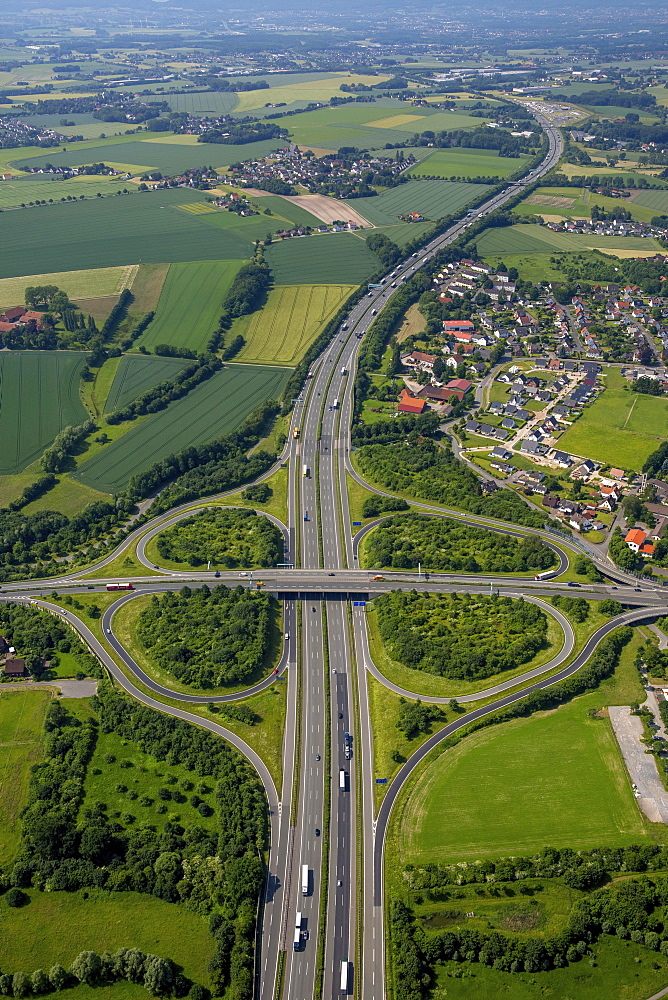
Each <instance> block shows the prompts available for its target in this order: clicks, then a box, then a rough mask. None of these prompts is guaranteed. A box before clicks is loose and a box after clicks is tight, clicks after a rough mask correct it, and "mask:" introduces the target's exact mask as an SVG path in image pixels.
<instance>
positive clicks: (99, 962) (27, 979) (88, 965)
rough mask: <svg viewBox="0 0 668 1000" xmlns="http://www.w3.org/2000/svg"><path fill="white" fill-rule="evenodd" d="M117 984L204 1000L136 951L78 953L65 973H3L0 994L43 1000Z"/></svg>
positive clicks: (169, 968)
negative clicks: (51, 995) (41, 998)
mask: <svg viewBox="0 0 668 1000" xmlns="http://www.w3.org/2000/svg"><path fill="white" fill-rule="evenodd" d="M19 891H20V890H16V889H15V890H10V892H19ZM121 980H127V981H128V982H130V983H136V984H137V985H140V986H144V987H145V989H146V990H148V992H149V993H150V994H151V995H152V996H158V997H170V996H175V997H184V996H186V995H187V996H188V997H189V998H190V1000H206V996H207V995H208V991H206V990H205V989H204V988H203V987H201V986H196V985H195V984H192V985H191V983H190V981H189V980H188V979H186V978H185V977H184V976H182V975H181V974H180V973H177V971H176V969H175V967H174V963H173V962H172V961H171V960H170V959H168V958H160V957H159V956H158V955H151V954H145V953H144V952H143V951H140V949H139V948H119V949H118V951H115V952H114V953H113V955H112V954H111V953H110V952H108V951H105V952H103V953H102V954H101V955H98V954H97V952H94V951H81V952H79V954H78V955H77V957H76V958H75V959H74V961H73V962H72V965H71V966H70V970H69V972H67V970H66V969H64V968H63V966H62V965H60V964H56V965H54V966H52V968H51V969H50V970H49V971H48V972H44V970H43V969H36V970H35V971H34V972H32V973H26V972H15V973H14V975H9V974H8V973H5V974H4V975H0V994H2V995H3V996H9V997H31V996H43V995H44V994H45V993H60V992H61V991H62V990H65V989H68V988H71V987H76V986H78V985H79V984H80V983H83V984H84V985H86V986H92V987H95V986H111V985H112V984H113V983H117V982H120V981H121Z"/></svg>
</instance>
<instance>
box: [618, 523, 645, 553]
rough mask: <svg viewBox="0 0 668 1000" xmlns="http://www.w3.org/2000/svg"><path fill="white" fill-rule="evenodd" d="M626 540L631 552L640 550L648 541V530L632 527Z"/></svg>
mask: <svg viewBox="0 0 668 1000" xmlns="http://www.w3.org/2000/svg"><path fill="white" fill-rule="evenodd" d="M624 541H625V542H626V544H627V545H628V547H629V548H630V549H631V552H639V551H640V549H641V548H642V546H643V545H644V544H645V542H646V541H647V532H645V531H643V530H642V528H631V530H630V531H627V533H626V536H625V538H624Z"/></svg>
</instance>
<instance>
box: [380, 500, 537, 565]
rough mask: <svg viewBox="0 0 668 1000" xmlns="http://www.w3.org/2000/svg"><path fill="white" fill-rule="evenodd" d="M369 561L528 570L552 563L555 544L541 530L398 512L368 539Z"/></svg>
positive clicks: (393, 563) (382, 563)
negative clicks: (511, 530)
mask: <svg viewBox="0 0 668 1000" xmlns="http://www.w3.org/2000/svg"><path fill="white" fill-rule="evenodd" d="M367 561H368V564H369V565H370V566H379V567H380V566H388V567H389V566H391V567H393V568H397V569H412V568H414V567H416V566H417V565H418V564H421V565H422V567H423V568H425V569H432V570H442V571H445V572H455V573H460V572H461V573H527V572H533V573H535V572H539V571H542V570H546V569H549V568H550V567H551V566H553V565H554V563H555V556H554V552H553V551H552V549H550V548H548V546H547V545H545V543H544V542H542V541H541V540H540V538H538V537H537V536H536V535H527V536H526V537H524V538H521V539H518V538H517V537H516V536H510V535H503V534H501V533H497V532H493V531H488V530H487V529H486V528H476V527H472V526H469V525H467V524H463V523H462V522H461V521H455V520H452V519H450V518H444V517H425V516H424V515H423V514H399V515H398V516H397V517H393V518H392V519H391V520H389V521H385V522H384V523H383V524H381V525H380V526H379V527H378V528H376V530H375V531H373V532H372V533H371V535H370V536H369V538H368V541H367Z"/></svg>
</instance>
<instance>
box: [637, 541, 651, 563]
mask: <svg viewBox="0 0 668 1000" xmlns="http://www.w3.org/2000/svg"><path fill="white" fill-rule="evenodd" d="M639 552H640V555H641V556H644V557H645V559H653V558H654V546H653V545H652V544H651V542H645V544H644V545H641V546H640V549H639Z"/></svg>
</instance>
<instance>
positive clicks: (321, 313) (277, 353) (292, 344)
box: [227, 285, 353, 365]
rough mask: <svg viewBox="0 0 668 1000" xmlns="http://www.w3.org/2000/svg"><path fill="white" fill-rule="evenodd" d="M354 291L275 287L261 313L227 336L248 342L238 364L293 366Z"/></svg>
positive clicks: (237, 322) (347, 288)
mask: <svg viewBox="0 0 668 1000" xmlns="http://www.w3.org/2000/svg"><path fill="white" fill-rule="evenodd" d="M352 290H353V286H351V285H276V286H275V287H274V288H272V289H271V291H270V292H269V297H268V299H267V302H266V304H265V305H264V306H263V308H262V309H259V310H257V311H256V312H254V313H251V314H250V315H249V316H242V317H240V318H239V319H237V320H235V322H234V324H233V326H232V329H231V330H230V332H229V333H228V334H227V340H228V341H231V340H232V339H233V338H234V337H235V336H237V334H241V336H242V337H243V338H244V340H245V341H246V346H245V347H244V348H242V350H241V351H240V352H239V354H238V355H237V356H236V359H235V360H237V361H246V362H260V363H262V364H279V365H294V364H296V362H297V361H298V359H299V358H300V357H301V355H302V354H303V353H304V351H305V350H306V348H307V347H308V346H309V344H310V343H311V342H312V341H313V340H314V339H315V337H316V336H317V335H318V333H319V332H320V330H321V329H322V327H323V326H324V325H325V323H327V322H328V320H330V319H331V317H332V316H333V315H334V314H335V313H336V311H337V310H338V309H339V307H340V306H341V304H342V302H343V301H344V300H345V299H346V298H347V296H348V295H349V294H350V292H351V291H352Z"/></svg>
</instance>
